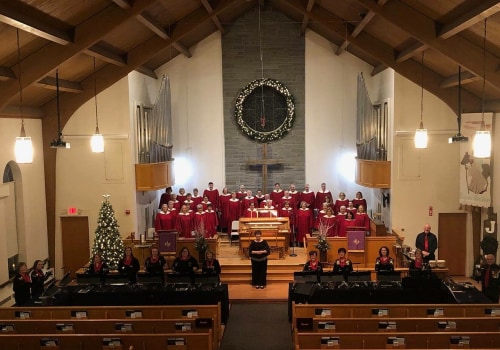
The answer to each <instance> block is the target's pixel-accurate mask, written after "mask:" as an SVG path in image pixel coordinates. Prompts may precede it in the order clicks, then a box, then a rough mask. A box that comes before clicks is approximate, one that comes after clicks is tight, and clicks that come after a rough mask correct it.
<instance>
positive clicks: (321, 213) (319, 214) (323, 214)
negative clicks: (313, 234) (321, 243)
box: [314, 210, 326, 230]
mask: <svg viewBox="0 0 500 350" xmlns="http://www.w3.org/2000/svg"><path fill="white" fill-rule="evenodd" d="M325 215H326V211H324V210H320V211H318V216H316V220H315V221H314V229H315V230H317V229H318V226H319V222H320V220H321V218H322V217H323V216H325Z"/></svg>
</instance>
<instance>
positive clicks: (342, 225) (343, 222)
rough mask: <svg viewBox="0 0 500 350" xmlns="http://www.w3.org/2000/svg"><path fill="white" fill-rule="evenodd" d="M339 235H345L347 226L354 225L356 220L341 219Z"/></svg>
mask: <svg viewBox="0 0 500 350" xmlns="http://www.w3.org/2000/svg"><path fill="white" fill-rule="evenodd" d="M339 224H340V226H339V237H346V236H347V228H348V227H353V226H356V222H355V221H354V220H353V219H345V218H344V219H342V220H340V221H339Z"/></svg>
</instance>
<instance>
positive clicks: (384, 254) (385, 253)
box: [375, 246, 394, 272]
mask: <svg viewBox="0 0 500 350" xmlns="http://www.w3.org/2000/svg"><path fill="white" fill-rule="evenodd" d="M375 271H377V272H379V271H394V260H393V259H392V258H391V257H390V256H389V248H387V247H386V246H382V247H380V249H379V250H378V257H377V259H376V260H375Z"/></svg>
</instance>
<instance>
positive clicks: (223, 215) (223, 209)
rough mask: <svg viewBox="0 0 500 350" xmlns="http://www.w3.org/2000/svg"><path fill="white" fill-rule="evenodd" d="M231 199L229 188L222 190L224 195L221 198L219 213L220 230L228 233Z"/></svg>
mask: <svg viewBox="0 0 500 350" xmlns="http://www.w3.org/2000/svg"><path fill="white" fill-rule="evenodd" d="M230 199H231V194H230V193H228V190H227V187H224V188H223V189H222V193H221V195H220V196H219V205H218V207H219V212H220V221H219V224H220V229H221V230H222V231H225V232H227V228H228V226H227V224H228V219H227V218H228V216H229V200H230Z"/></svg>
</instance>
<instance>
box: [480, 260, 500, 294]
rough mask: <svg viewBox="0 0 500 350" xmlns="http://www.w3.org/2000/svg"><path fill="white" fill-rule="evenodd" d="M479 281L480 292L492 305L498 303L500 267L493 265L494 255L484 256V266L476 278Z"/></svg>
mask: <svg viewBox="0 0 500 350" xmlns="http://www.w3.org/2000/svg"><path fill="white" fill-rule="evenodd" d="M476 279H477V280H480V281H481V286H482V288H481V291H482V293H483V294H484V295H485V296H486V297H487V298H489V299H490V300H491V301H492V302H493V303H498V299H499V295H500V266H498V265H497V264H495V255H493V254H487V255H486V264H484V265H482V266H481V275H480V276H478V277H477V278H476Z"/></svg>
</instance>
